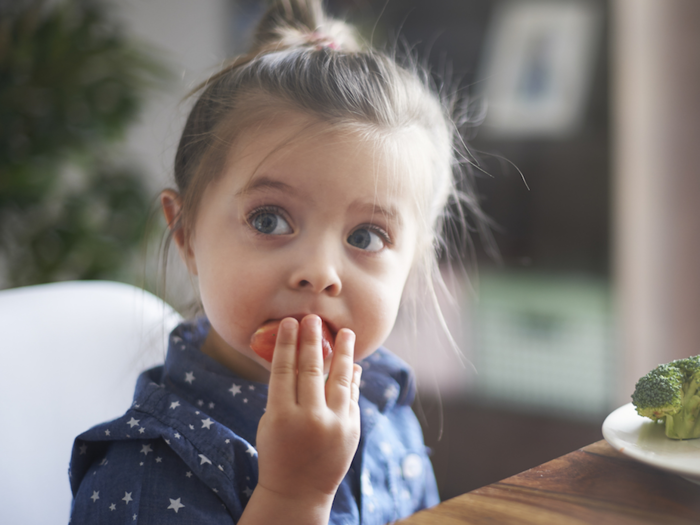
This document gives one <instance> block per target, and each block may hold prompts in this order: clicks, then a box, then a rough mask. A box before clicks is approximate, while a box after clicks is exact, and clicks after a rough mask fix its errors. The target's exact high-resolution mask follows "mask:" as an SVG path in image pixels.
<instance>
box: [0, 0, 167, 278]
mask: <svg viewBox="0 0 700 525" xmlns="http://www.w3.org/2000/svg"><path fill="white" fill-rule="evenodd" d="M165 78H167V70H166V69H165V67H164V66H163V65H161V64H160V62H159V61H158V60H156V59H155V58H154V55H153V54H152V53H151V52H150V51H148V50H145V49H144V48H143V46H137V45H136V44H135V43H132V42H131V41H130V40H129V39H128V38H127V37H126V36H125V35H124V33H123V31H122V29H121V27H120V26H119V24H118V23H116V21H115V18H114V17H113V16H110V13H109V10H108V9H107V7H106V6H105V5H104V4H103V3H100V2H98V1H96V0H67V1H64V2H60V3H54V2H52V3H50V4H47V3H45V2H43V1H36V0H31V1H27V2H17V3H14V4H13V6H12V7H9V8H8V7H5V8H4V9H2V10H0V259H1V260H2V263H3V266H4V267H5V274H6V276H5V280H6V281H7V282H6V283H4V284H5V285H6V286H20V285H27V284H36V283H43V282H49V281H54V280H63V279H95V278H119V277H120V275H121V274H122V268H123V266H124V264H125V263H126V262H127V261H128V260H129V259H130V257H131V256H132V253H133V250H134V247H135V246H137V245H138V243H139V240H140V239H141V238H142V237H143V235H144V233H145V230H144V228H145V224H146V222H147V220H146V218H147V215H148V209H149V205H150V203H149V198H148V195H147V189H146V185H145V184H144V182H143V180H144V176H143V174H142V173H141V172H140V170H139V169H138V168H137V167H136V166H134V165H132V164H129V163H125V162H123V161H117V159H116V157H118V156H119V153H118V149H115V145H116V147H117V148H118V147H119V146H118V142H119V141H120V139H121V138H122V137H123V135H124V133H125V130H126V129H127V127H128V125H129V124H130V123H132V122H133V120H134V119H135V117H137V115H138V113H139V111H140V109H141V107H142V104H143V101H144V98H145V96H146V94H147V92H148V91H149V90H150V89H152V88H153V87H155V86H157V85H158V84H159V82H162V80H164V79H165ZM122 156H123V155H122Z"/></svg>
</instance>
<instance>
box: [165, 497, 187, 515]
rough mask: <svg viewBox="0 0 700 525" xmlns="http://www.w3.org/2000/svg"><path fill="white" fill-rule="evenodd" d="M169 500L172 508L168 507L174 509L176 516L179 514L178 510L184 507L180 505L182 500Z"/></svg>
mask: <svg viewBox="0 0 700 525" xmlns="http://www.w3.org/2000/svg"><path fill="white" fill-rule="evenodd" d="M168 499H169V500H170V506H169V507H168V509H173V510H174V511H175V514H177V511H178V510H180V509H181V508H183V507H184V505H183V504H182V503H180V499H181V498H177V499H171V498H168Z"/></svg>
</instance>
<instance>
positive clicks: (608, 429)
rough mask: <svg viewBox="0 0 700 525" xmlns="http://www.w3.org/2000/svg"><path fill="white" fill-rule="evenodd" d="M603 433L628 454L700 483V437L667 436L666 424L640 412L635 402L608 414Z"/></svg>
mask: <svg viewBox="0 0 700 525" xmlns="http://www.w3.org/2000/svg"><path fill="white" fill-rule="evenodd" d="M603 437H604V438H605V440H606V441H607V442H608V443H610V445H611V446H612V447H613V448H614V449H616V450H619V451H620V452H621V453H623V454H624V455H626V456H629V457H631V458H633V459H636V460H637V461H641V462H642V463H646V464H648V465H651V466H652V467H656V468H660V469H662V470H666V471H669V472H673V473H675V474H679V475H681V476H683V477H684V478H686V479H688V480H689V481H692V482H694V483H698V484H700V439H689V440H683V441H679V440H676V439H669V438H667V437H666V434H665V433H664V425H663V424H661V423H655V422H653V421H652V420H651V419H648V418H646V417H642V416H640V415H639V414H637V411H636V410H635V408H634V405H633V404H632V403H629V404H627V405H625V406H622V407H620V408H618V409H617V410H615V411H614V412H612V413H611V414H610V415H609V416H608V417H607V418H605V421H604V422H603Z"/></svg>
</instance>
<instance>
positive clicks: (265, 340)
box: [250, 314, 338, 362]
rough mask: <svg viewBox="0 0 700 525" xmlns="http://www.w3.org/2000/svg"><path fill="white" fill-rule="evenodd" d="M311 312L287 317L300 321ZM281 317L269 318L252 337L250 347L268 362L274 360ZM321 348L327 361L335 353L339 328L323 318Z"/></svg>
mask: <svg viewBox="0 0 700 525" xmlns="http://www.w3.org/2000/svg"><path fill="white" fill-rule="evenodd" d="M307 315H309V314H293V315H287V316H285V318H286V317H292V318H294V319H296V320H297V321H298V322H301V320H302V319H303V318H304V317H305V316H307ZM281 320H282V318H280V319H269V320H268V321H265V322H264V323H263V324H262V325H260V328H258V329H257V330H256V331H255V333H254V334H253V335H252V337H251V339H250V348H251V349H252V350H253V351H254V352H255V353H256V354H257V355H258V356H260V357H262V358H263V359H264V360H266V361H268V362H272V355H273V354H274V351H275V346H276V342H277V331H278V328H279V323H280V321H281ZM321 321H322V325H321V349H322V351H323V360H324V361H325V360H326V359H327V358H328V356H329V355H331V354H332V353H333V346H335V336H336V334H337V333H338V330H337V329H336V328H335V327H334V326H332V325H330V324H329V323H328V322H327V321H326V320H324V319H321Z"/></svg>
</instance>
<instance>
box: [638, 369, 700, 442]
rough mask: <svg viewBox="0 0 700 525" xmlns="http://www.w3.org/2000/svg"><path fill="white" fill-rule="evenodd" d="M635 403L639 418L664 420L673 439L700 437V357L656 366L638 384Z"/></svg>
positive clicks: (669, 435)
mask: <svg viewBox="0 0 700 525" xmlns="http://www.w3.org/2000/svg"><path fill="white" fill-rule="evenodd" d="M632 403H634V406H635V407H636V408H637V413H638V414H639V415H640V416H644V417H648V418H650V419H652V420H654V421H663V422H664V423H665V425H666V435H667V436H668V437H670V438H671V439H693V438H700V417H698V415H699V413H700V356H694V357H688V358H686V359H678V360H676V361H672V362H670V363H668V364H665V365H659V366H657V367H656V368H655V369H654V370H652V371H651V372H649V373H648V374H647V375H645V376H644V377H642V378H641V379H640V380H639V381H637V386H636V387H635V389H634V394H632Z"/></svg>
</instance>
